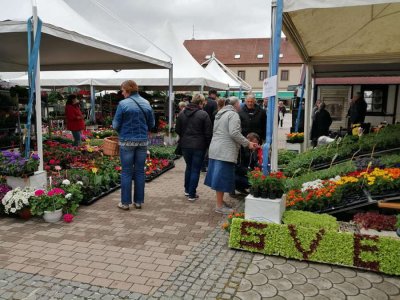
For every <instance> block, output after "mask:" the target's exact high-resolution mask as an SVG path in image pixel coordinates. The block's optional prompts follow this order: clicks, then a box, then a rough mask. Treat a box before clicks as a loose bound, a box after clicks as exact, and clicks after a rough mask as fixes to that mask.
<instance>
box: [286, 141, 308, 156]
mask: <svg viewBox="0 0 400 300" xmlns="http://www.w3.org/2000/svg"><path fill="white" fill-rule="evenodd" d="M303 144H304V143H288V142H286V150H289V151H294V152H297V153H301V152H303V151H304V149H303Z"/></svg>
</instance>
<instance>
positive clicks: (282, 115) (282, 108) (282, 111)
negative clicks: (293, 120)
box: [278, 101, 286, 127]
mask: <svg viewBox="0 0 400 300" xmlns="http://www.w3.org/2000/svg"><path fill="white" fill-rule="evenodd" d="M285 114H286V107H285V105H283V101H279V102H278V125H279V124H280V125H281V127H283V119H284V118H285Z"/></svg>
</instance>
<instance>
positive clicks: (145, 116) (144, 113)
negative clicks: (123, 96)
mask: <svg viewBox="0 0 400 300" xmlns="http://www.w3.org/2000/svg"><path fill="white" fill-rule="evenodd" d="M129 98H130V99H132V101H133V102H135V104H136V105H137V106H138V107H139V108H140V110H141V111H142V113H143V115H144V118H145V119H146V124H147V125H148V124H149V121H148V120H147V115H146V112H145V111H144V109H143V108H142V106H141V105H140V104H139V103H138V102H137V101H136V100H135V99H134V98H133V96H130V97H129Z"/></svg>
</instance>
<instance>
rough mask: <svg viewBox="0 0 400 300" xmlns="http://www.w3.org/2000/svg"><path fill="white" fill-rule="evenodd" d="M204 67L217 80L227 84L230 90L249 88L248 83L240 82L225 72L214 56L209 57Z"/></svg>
mask: <svg viewBox="0 0 400 300" xmlns="http://www.w3.org/2000/svg"><path fill="white" fill-rule="evenodd" d="M225 68H226V67H225ZM205 69H206V70H207V71H208V72H209V73H210V74H212V75H213V76H214V77H215V78H218V79H219V81H221V82H224V83H226V84H227V85H228V86H229V89H230V90H235V89H243V90H249V89H251V87H250V85H248V84H246V83H245V84H244V83H241V82H240V81H239V80H236V79H234V78H233V77H232V76H230V75H229V74H228V73H227V72H225V71H224V69H223V68H222V67H221V66H220V65H219V64H218V62H217V60H216V59H215V57H214V56H212V57H211V59H210V61H209V62H208V64H207V66H206V67H205ZM232 73H233V72H232Z"/></svg>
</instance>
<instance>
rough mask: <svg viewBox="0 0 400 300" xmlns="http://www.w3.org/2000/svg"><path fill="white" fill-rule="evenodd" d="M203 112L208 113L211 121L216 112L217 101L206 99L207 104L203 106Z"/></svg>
mask: <svg viewBox="0 0 400 300" xmlns="http://www.w3.org/2000/svg"><path fill="white" fill-rule="evenodd" d="M204 111H205V112H206V113H208V116H209V117H210V120H212V117H213V114H214V112H215V111H217V101H215V100H214V99H212V98H207V103H206V105H204Z"/></svg>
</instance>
